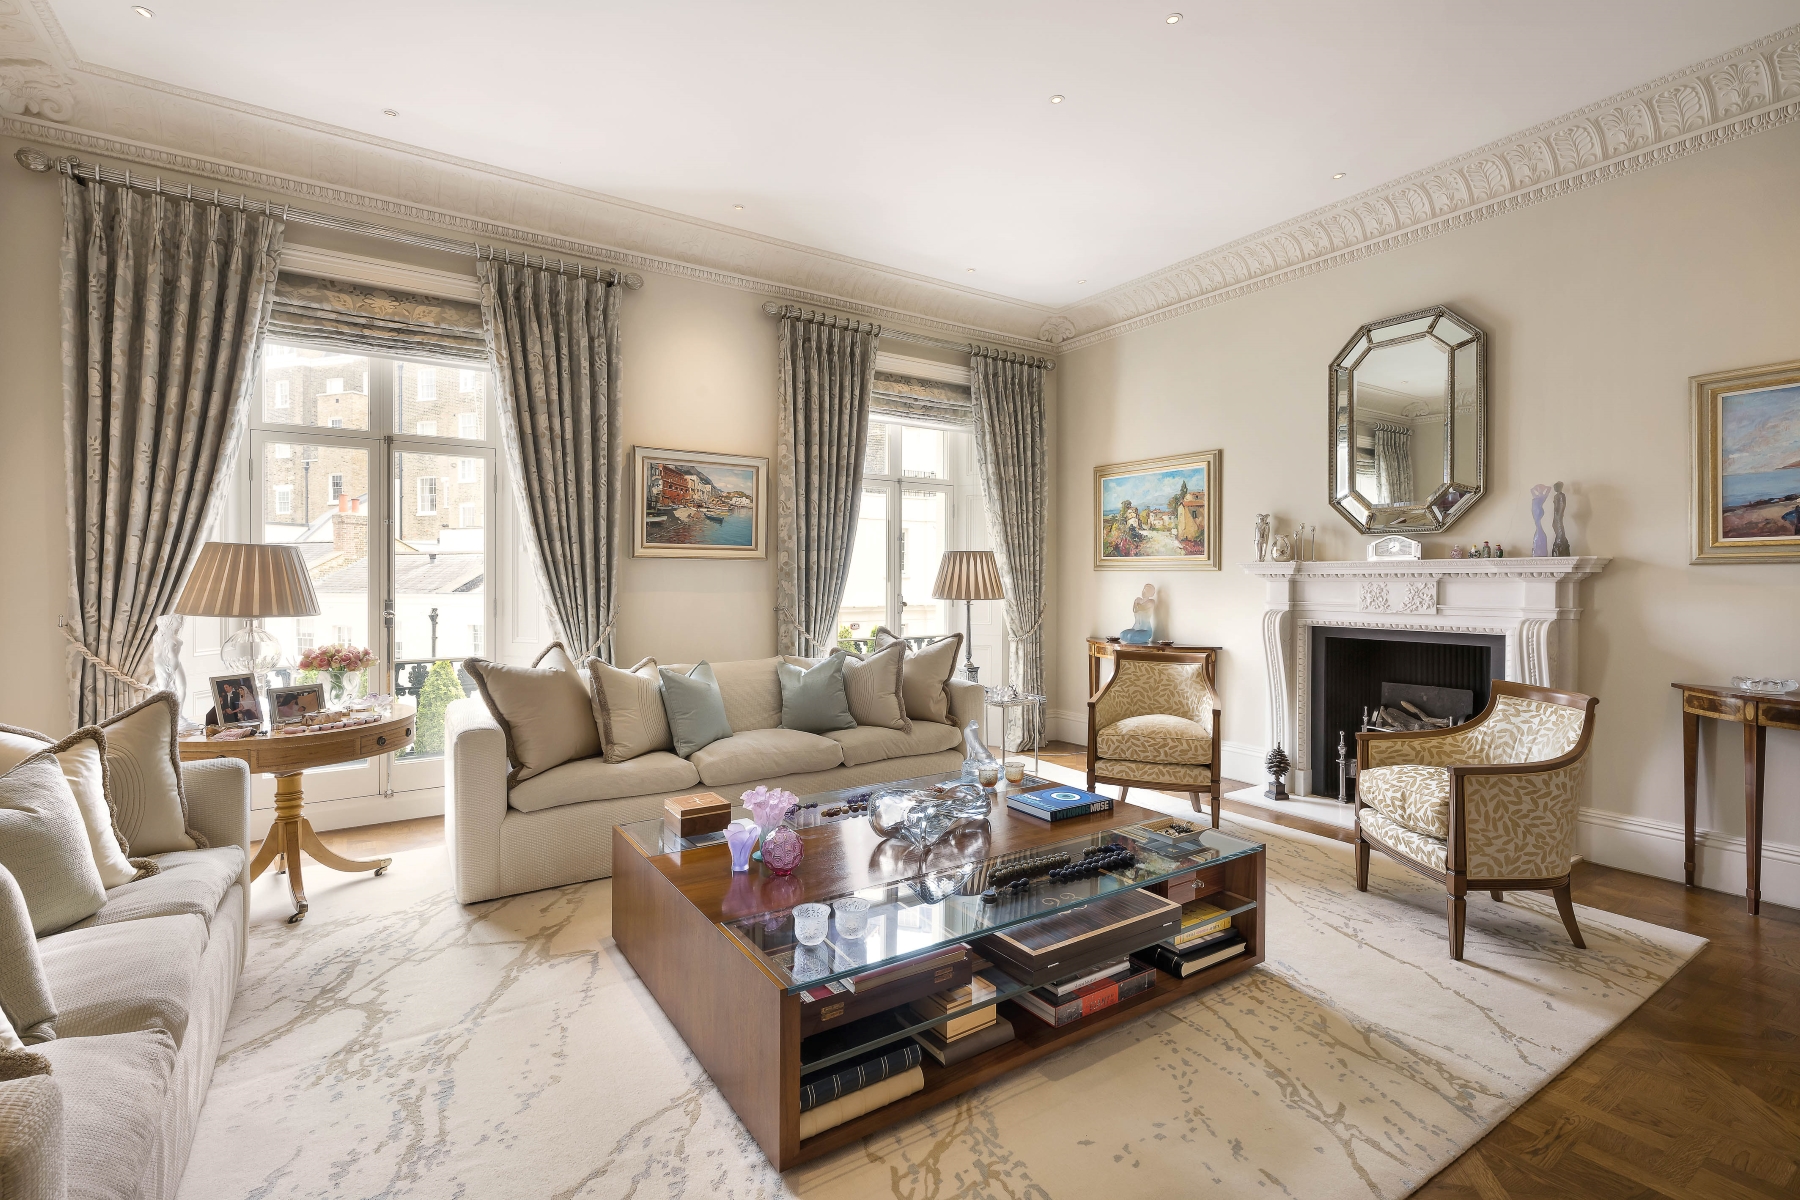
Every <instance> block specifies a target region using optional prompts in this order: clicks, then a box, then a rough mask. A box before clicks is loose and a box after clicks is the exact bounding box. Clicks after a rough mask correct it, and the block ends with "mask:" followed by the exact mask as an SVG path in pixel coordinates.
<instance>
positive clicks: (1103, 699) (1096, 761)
mask: <svg viewBox="0 0 1800 1200" xmlns="http://www.w3.org/2000/svg"><path fill="white" fill-rule="evenodd" d="M1113 664H1114V665H1113V674H1112V678H1111V679H1108V680H1107V681H1106V684H1105V686H1103V687H1102V688H1101V689H1100V690H1099V691H1098V692H1096V693H1094V696H1093V698H1092V699H1090V700H1089V701H1088V737H1087V786H1088V791H1090V792H1091V791H1093V790H1094V786H1095V785H1096V784H1101V783H1111V784H1116V785H1117V786H1118V788H1119V799H1120V800H1124V799H1125V796H1126V794H1127V793H1129V792H1130V791H1131V789H1132V788H1133V787H1137V786H1144V787H1153V788H1158V789H1162V790H1174V791H1179V792H1186V793H1187V794H1188V802H1189V803H1190V804H1192V805H1193V806H1194V811H1195V812H1199V811H1200V793H1201V791H1203V790H1204V791H1205V792H1207V794H1208V795H1210V796H1211V798H1212V823H1213V828H1215V829H1216V828H1218V825H1219V791H1220V788H1219V772H1218V770H1217V766H1218V750H1219V746H1220V741H1219V715H1220V713H1219V697H1218V693H1217V692H1216V691H1214V690H1213V654H1212V651H1210V650H1196V651H1185V652H1183V651H1167V650H1134V649H1131V648H1129V647H1126V646H1120V647H1118V649H1117V650H1115V651H1114V653H1113Z"/></svg>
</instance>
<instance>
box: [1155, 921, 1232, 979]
mask: <svg viewBox="0 0 1800 1200" xmlns="http://www.w3.org/2000/svg"><path fill="white" fill-rule="evenodd" d="M1249 948H1250V944H1249V943H1248V942H1246V941H1245V940H1244V939H1243V936H1242V935H1241V934H1239V933H1237V932H1236V931H1235V930H1233V931H1232V934H1231V936H1230V937H1226V938H1221V939H1220V940H1219V941H1218V942H1216V943H1212V944H1209V945H1205V946H1201V947H1200V948H1199V949H1196V950H1189V951H1187V952H1185V953H1177V952H1176V951H1174V950H1171V949H1169V947H1167V946H1152V947H1150V948H1149V949H1148V950H1140V951H1139V952H1138V953H1136V954H1134V955H1132V956H1131V958H1132V961H1133V962H1136V963H1139V964H1141V965H1144V966H1153V967H1155V968H1156V969H1157V970H1159V971H1166V972H1167V973H1168V974H1170V975H1174V976H1175V977H1177V978H1179V979H1186V978H1187V977H1188V976H1189V975H1192V974H1194V973H1195V972H1198V971H1204V970H1206V968H1208V967H1210V966H1212V965H1213V964H1214V963H1220V962H1224V961H1225V960H1226V959H1228V958H1234V957H1236V956H1237V955H1239V954H1242V953H1243V952H1244V951H1246V950H1248V949H1249Z"/></svg>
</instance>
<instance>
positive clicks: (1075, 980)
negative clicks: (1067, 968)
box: [1044, 958, 1131, 996]
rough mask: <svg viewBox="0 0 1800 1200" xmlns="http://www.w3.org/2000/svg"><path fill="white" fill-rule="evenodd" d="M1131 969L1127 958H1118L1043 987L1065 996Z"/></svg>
mask: <svg viewBox="0 0 1800 1200" xmlns="http://www.w3.org/2000/svg"><path fill="white" fill-rule="evenodd" d="M1130 967H1131V960H1130V959H1129V958H1120V959H1118V960H1116V961H1114V962H1107V963H1100V964H1099V965H1098V966H1093V967H1089V968H1088V969H1086V970H1084V971H1077V972H1075V974H1073V975H1066V976H1064V977H1063V978H1061V979H1058V980H1056V981H1055V982H1053V983H1047V984H1045V985H1044V986H1045V987H1047V988H1049V989H1050V990H1051V991H1053V992H1055V993H1056V994H1057V995H1058V996H1067V995H1068V994H1069V993H1070V992H1073V991H1077V990H1079V989H1081V988H1084V987H1086V986H1087V985H1088V984H1090V983H1098V982H1099V981H1100V980H1102V979H1110V978H1112V977H1113V976H1114V975H1123V974H1124V973H1125V972H1126V971H1127V970H1129V969H1130Z"/></svg>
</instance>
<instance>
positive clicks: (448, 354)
mask: <svg viewBox="0 0 1800 1200" xmlns="http://www.w3.org/2000/svg"><path fill="white" fill-rule="evenodd" d="M268 335H269V336H270V337H276V338H281V339H283V340H284V341H290V342H301V343H304V344H306V345H312V346H327V347H332V348H337V347H348V348H350V349H352V350H354V351H355V352H357V353H359V354H366V353H368V352H369V351H371V350H372V351H375V352H376V353H378V354H403V355H409V356H418V357H424V358H449V359H460V360H462V361H465V362H481V363H485V362H487V361H488V346H487V334H486V331H485V329H484V327H483V324H482V320H481V306H480V305H479V304H470V303H469V302H467V301H465V300H446V299H444V298H443V297H441V296H415V295H413V294H411V293H410V292H396V291H390V290H389V289H387V288H378V287H369V286H368V285H366V284H361V283H342V282H340V281H338V280H336V279H317V278H314V277H313V276H310V275H295V274H292V273H291V272H288V271H283V272H282V273H281V278H279V279H277V280H276V281H275V305H274V307H273V308H272V309H271V310H270V312H269V334H268Z"/></svg>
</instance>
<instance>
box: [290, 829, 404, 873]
mask: <svg viewBox="0 0 1800 1200" xmlns="http://www.w3.org/2000/svg"><path fill="white" fill-rule="evenodd" d="M300 848H301V849H302V850H304V851H306V852H307V853H308V854H310V855H312V856H313V858H315V859H317V860H318V861H319V862H321V863H323V864H324V865H326V866H328V867H330V868H331V869H332V870H334V871H373V872H375V874H377V875H380V874H383V873H385V872H386V871H387V869H388V868H389V867H391V866H393V864H394V860H393V859H391V858H370V859H357V858H345V857H344V856H343V855H341V854H339V853H338V852H337V851H335V850H333V849H331V847H329V846H327V845H326V844H325V843H324V842H322V841H320V840H319V835H318V834H316V833H314V832H313V827H312V823H311V822H310V821H308V820H306V819H305V818H304V817H302V818H301V820H300Z"/></svg>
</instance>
